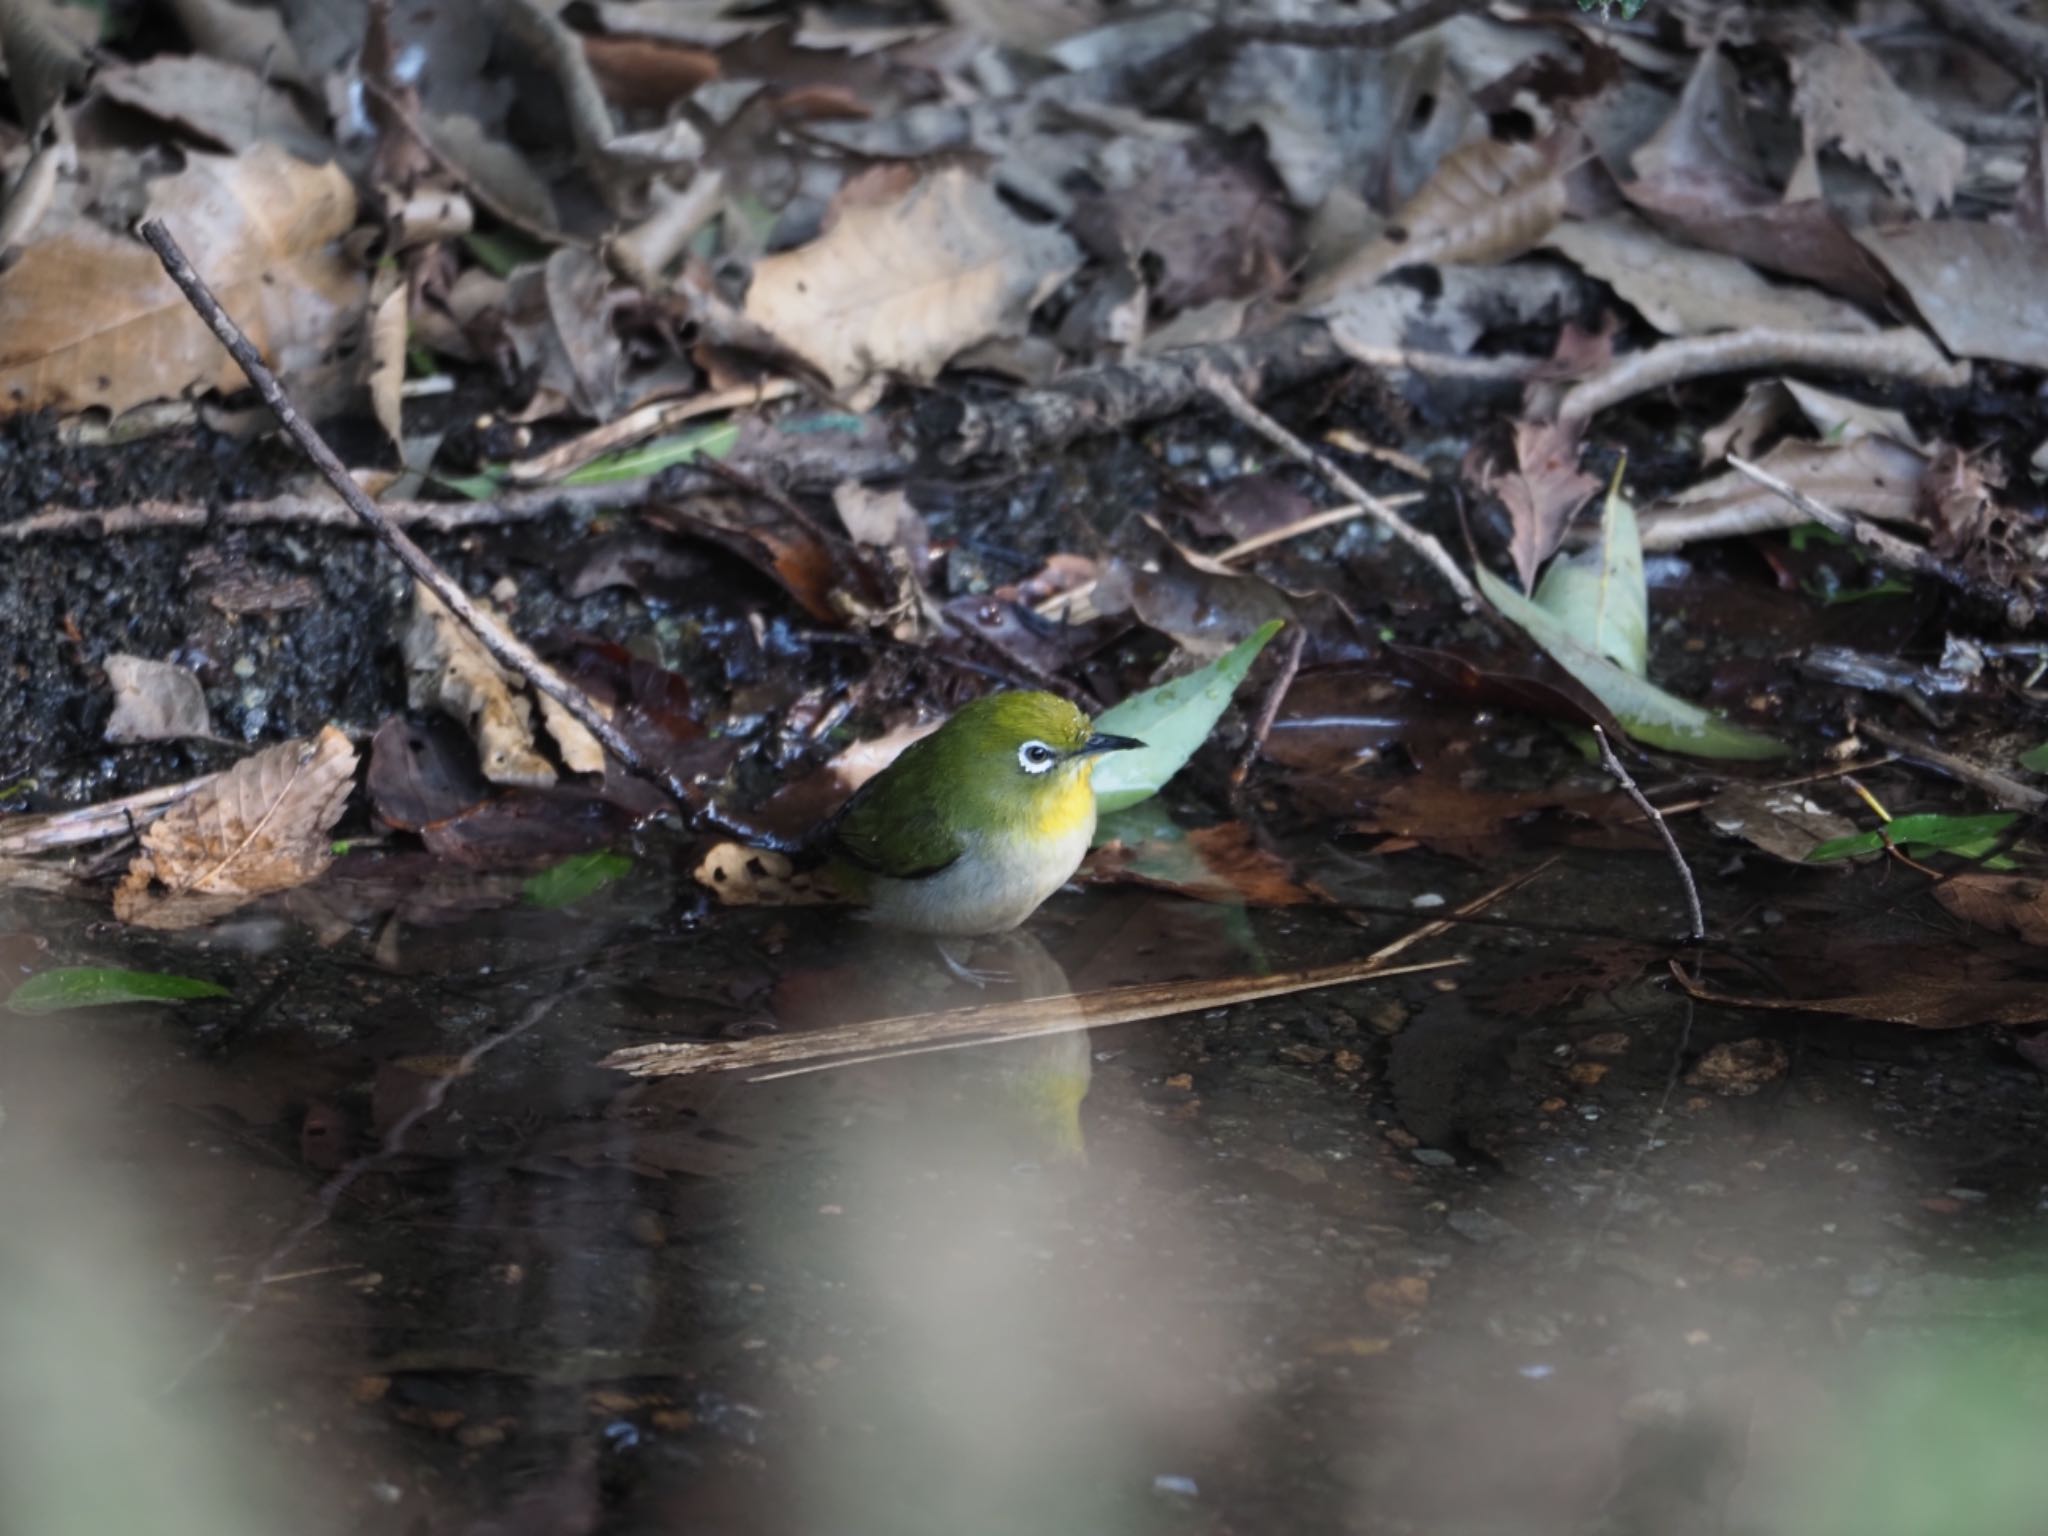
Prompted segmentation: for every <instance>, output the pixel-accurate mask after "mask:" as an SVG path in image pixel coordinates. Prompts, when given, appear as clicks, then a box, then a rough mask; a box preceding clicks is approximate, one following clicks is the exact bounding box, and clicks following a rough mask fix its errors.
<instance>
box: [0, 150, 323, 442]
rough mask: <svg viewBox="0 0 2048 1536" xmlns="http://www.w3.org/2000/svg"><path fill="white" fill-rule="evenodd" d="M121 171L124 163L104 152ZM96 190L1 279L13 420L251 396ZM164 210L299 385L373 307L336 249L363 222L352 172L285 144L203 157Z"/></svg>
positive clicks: (162, 188)
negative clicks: (109, 219)
mask: <svg viewBox="0 0 2048 1536" xmlns="http://www.w3.org/2000/svg"><path fill="white" fill-rule="evenodd" d="M94 159H95V163H96V166H97V168H98V169H99V170H101V171H102V172H104V173H106V174H112V164H111V157H94ZM94 195H95V194H94V189H93V184H92V182H91V181H87V182H85V183H66V184H65V185H64V188H63V189H62V191H60V194H59V199H58V202H57V204H56V206H54V207H52V209H51V210H50V212H49V214H48V215H47V216H46V217H45V218H44V220H43V222H42V224H41V225H40V226H39V227H38V229H37V231H36V236H35V238H34V239H33V240H32V241H31V242H30V243H29V245H28V247H27V248H26V249H25V250H23V251H22V253H21V258H20V260H19V261H17V262H16V263H15V264H14V266H12V267H10V268H9V269H8V270H7V271H6V272H5V273H0V409H6V410H41V409H44V408H46V407H54V408H55V409H57V410H60V411H80V410H85V409H87V408H89V407H94V406H97V407H101V408H103V409H105V410H108V411H111V412H114V413H115V414H119V413H120V412H122V411H125V410H127V409H129V408H130V407H132V406H136V405H140V404H142V403H143V402H144V401H148V400H158V399H163V398H166V397H169V396H174V395H180V394H185V393H188V392H195V391H200V390H207V389H226V390H232V389H235V388H238V387H240V386H241V385H242V383H243V379H242V371H241V369H240V368H239V367H238V366H236V364H235V361H234V359H233V358H231V357H229V356H228V354H227V353H226V352H225V351H223V350H222V349H221V345H220V343H219V342H218V341H216V340H215V339H214V336H213V333H212V332H211V331H209V330H208V329H207V328H206V325H205V322H203V321H202V320H200V318H199V317H198V316H197V315H196V314H194V313H193V311H192V307H191V306H190V305H189V304H187V303H186V302H185V299H184V296H183V295H182V294H180V293H179V292H178V290H177V288H176V287H175V286H174V285H173V284H172V282H171V280H170V279H169V278H168V277H166V276H164V272H163V268H162V267H161V266H159V265H158V263H157V259H156V257H155V255H154V254H152V252H151V251H150V249H149V247H148V246H146V245H144V244H142V243H141V241H139V240H137V239H135V238H134V237H133V236H132V235H130V234H128V233H127V232H126V231H125V230H119V231H117V230H114V229H110V228H108V227H107V226H105V225H103V224H101V223H99V222H97V221H96V220H95V219H94V217H93V216H92V213H91V211H90V210H91V207H92V199H93V197H94ZM149 211H150V213H151V215H153V216H154V217H157V218H160V219H162V220H163V221H164V223H165V224H166V225H167V226H168V227H169V229H170V231H171V233H172V234H174V235H176V236H177V237H178V241H179V243H180V244H181V245H183V246H184V248H185V252H186V254H187V255H188V256H189V257H191V259H192V265H193V266H194V267H196V268H197V269H198V271H199V274H200V276H202V277H204V278H205V279H206V280H207V282H208V283H209V284H210V285H211V286H212V288H213V290H214V292H215V294H216V295H218V296H219V298H220V301H221V303H222V304H223V305H225V306H226V308H227V309H228V310H229V312H230V313H232V314H233V315H234V316H235V318H236V319H237V320H239V321H240V322H241V323H242V326H243V328H244V329H245V330H247V331H248V332H249V336H250V339H251V340H252V341H254V342H255V343H256V346H257V348H258V349H259V350H260V351H262V352H263V353H264V355H265V356H266V357H268V358H269V359H270V362H271V364H272V366H273V367H275V368H277V370H278V371H279V372H280V373H282V374H284V375H285V376H286V379H287V382H289V379H290V376H291V374H292V373H293V372H294V370H296V369H301V368H305V367H308V366H310V365H311V364H313V363H315V362H318V361H320V360H321V358H322V357H323V355H324V354H325V353H326V352H327V351H328V349H329V348H330V347H331V345H332V343H333V342H334V340H335V338H336V336H337V335H338V334H339V332H340V331H341V329H342V327H343V326H344V325H345V323H346V322H347V321H348V319H349V318H350V317H351V316H352V315H353V313H354V312H355V310H356V308H357V306H358V305H359V304H360V303H361V301H362V293H363V281H362V277H361V274H360V273H359V272H357V271H356V270H355V269H354V267H353V266H351V264H350V263H348V262H347V261H346V260H345V259H344V258H343V257H342V255H341V254H340V252H339V250H338V249H336V248H335V246H334V243H333V242H334V241H335V240H336V239H337V237H339V236H340V235H342V234H344V233H346V231H347V230H348V229H349V227H350V226H351V225H352V224H354V222H355V215H356V200H355V192H354V189H353V188H352V187H351V186H350V185H349V180H348V177H347V176H346V175H344V174H343V173H342V171H341V169H340V168H339V167H337V166H333V165H323V166H313V165H308V164H306V163H305V162H304V161H302V160H298V159H294V158H293V157H292V156H291V155H290V154H288V153H287V152H286V151H284V150H283V149H280V148H278V147H277V146H276V145H272V144H262V145H258V146H257V147H255V148H254V149H251V150H248V151H247V152H246V153H244V154H241V155H237V156H233V157H227V156H220V155H200V154H194V155H190V156H188V157H187V160H186V168H185V169H184V170H183V171H182V172H180V173H179V174H178V175H176V176H171V177H167V178H165V179H163V180H160V181H157V182H154V183H152V184H150V186H149Z"/></svg>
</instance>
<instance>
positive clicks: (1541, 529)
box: [1472, 421, 1600, 592]
mask: <svg viewBox="0 0 2048 1536" xmlns="http://www.w3.org/2000/svg"><path fill="white" fill-rule="evenodd" d="M1584 426H1585V423H1584V422H1579V421H1556V422H1535V421H1518V422H1516V423H1515V443H1514V455H1513V460H1512V462H1509V463H1500V462H1490V463H1486V464H1483V465H1478V466H1475V468H1474V472H1473V475H1472V478H1473V479H1474V480H1476V481H1477V483H1478V484H1479V486H1480V488H1481V489H1483V490H1485V491H1488V492H1490V493H1491V494H1493V495H1495V496H1497V497H1499V498H1500V502H1501V505H1502V506H1504V507H1506V508H1507V509H1508V521H1509V523H1510V525H1511V526H1512V528H1513V530H1514V536H1513V539H1512V540H1511V542H1510V544H1509V550H1510V552H1511V553H1512V554H1513V555H1514V557H1515V573H1516V574H1517V575H1518V576H1520V577H1521V578H1522V590H1523V591H1524V592H1533V591H1534V590H1535V589H1536V573H1537V571H1539V570H1541V569H1542V567H1543V562H1544V561H1546V560H1548V559H1549V558H1550V557H1551V556H1552V555H1554V554H1556V553H1557V547H1558V545H1560V544H1562V543H1563V542H1564V531H1565V529H1566V528H1567V527H1569V526H1570V525H1571V520H1572V517H1573V516H1574V514H1576V513H1577V512H1578V510H1579V508H1581V507H1583V506H1584V505H1585V504H1586V503H1587V502H1588V501H1590V500H1592V498H1593V493H1594V492H1596V491H1598V490H1599V489H1600V481H1599V478H1598V477H1597V476H1594V475H1589V474H1587V473H1586V472H1585V471H1584V470H1582V469H1580V468H1579V435H1580V433H1581V431H1582V430H1583V429H1584Z"/></svg>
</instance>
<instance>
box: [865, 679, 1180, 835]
mask: <svg viewBox="0 0 2048 1536" xmlns="http://www.w3.org/2000/svg"><path fill="white" fill-rule="evenodd" d="M918 745H919V746H920V747H925V748H927V749H928V750H927V751H926V752H925V753H923V754H920V755H922V756H924V757H926V758H927V759H928V762H927V763H926V764H925V765H921V766H925V767H926V769H927V771H930V772H936V773H937V774H938V775H940V781H941V783H942V784H943V786H944V788H943V789H942V791H941V792H942V793H949V794H952V795H955V796H958V797H960V798H959V800H958V801H956V803H958V804H960V805H961V806H962V808H963V809H966V810H967V811H968V812H969V813H970V818H971V819H974V820H985V821H988V822H990V823H1001V822H1011V823H1014V822H1018V821H1024V822H1035V821H1041V820H1044V819H1046V818H1047V817H1048V816H1050V815H1052V814H1053V809H1052V808H1055V807H1067V806H1071V805H1074V804H1076V803H1079V804H1081V805H1084V806H1087V807H1089V808H1092V806H1093V798H1092V793H1093V792H1092V790H1091V789H1090V777H1091V775H1092V774H1093V772H1094V768H1095V760H1096V759H1097V758H1098V757H1100V756H1101V755H1102V754H1103V753H1105V752H1124V751H1128V750H1130V749H1131V748H1134V747H1142V746H1144V745H1145V744H1144V743H1143V742H1142V741H1137V740H1134V739H1132V738H1131V737H1129V736H1109V735H1104V734H1103V733H1102V732H1100V731H1098V730H1096V729H1095V726H1094V722H1092V721H1091V720H1090V719H1089V718H1088V717H1087V716H1086V715H1085V714H1083V713H1082V712H1081V711H1080V710H1079V709H1076V708H1075V707H1074V706H1073V705H1072V704H1069V703H1068V702H1067V701H1066V700H1065V699H1063V698H1060V697H1059V696H1058V695H1057V694H1051V693H996V694H990V695H989V696H988V697H987V698H981V699H976V700H975V701H974V702H973V703H971V704H967V705H965V706H963V707H962V708H961V709H960V710H959V711H958V712H957V713H956V714H955V715H954V716H953V718H952V719H950V720H948V721H947V722H946V723H945V724H944V725H942V726H940V727H939V729H938V730H937V731H936V732H934V733H933V734H932V735H931V736H930V737H928V738H926V740H925V741H924V742H920V743H919V744H918ZM908 755H909V754H907V753H906V754H905V756H906V757H907V756H908Z"/></svg>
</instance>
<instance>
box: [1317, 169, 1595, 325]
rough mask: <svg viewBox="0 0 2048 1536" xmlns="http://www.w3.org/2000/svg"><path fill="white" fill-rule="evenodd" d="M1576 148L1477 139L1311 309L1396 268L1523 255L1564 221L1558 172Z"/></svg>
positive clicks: (1329, 282)
mask: <svg viewBox="0 0 2048 1536" xmlns="http://www.w3.org/2000/svg"><path fill="white" fill-rule="evenodd" d="M1576 143H1577V140H1576V138H1574V137H1572V136H1569V135H1560V136H1554V137H1552V138H1550V139H1545V140H1540V141H1538V142H1536V143H1533V144H1504V143H1501V142H1499V141H1497V140H1493V139H1482V140H1480V141H1479V142H1477V143H1474V144H1467V145H1466V146H1464V147H1463V148H1462V149H1459V150H1456V151H1455V152H1453V153H1452V154H1450V155H1447V156H1445V157H1444V160H1443V163H1442V164H1441V165H1439V166H1438V167H1437V169H1436V174H1435V175H1434V176H1432V177H1430V178H1429V181H1428V182H1427V183H1426V184H1425V185H1424V186H1423V188H1422V190H1421V191H1419V192H1417V193H1416V194H1415V196H1414V197H1412V198H1410V199H1409V200H1408V202H1407V203H1406V204H1404V205H1403V206H1402V208H1401V210H1400V212H1399V213H1397V214H1396V215H1395V216H1394V223H1393V227H1392V228H1391V229H1389V230H1388V232H1387V233H1386V234H1385V235H1383V236H1381V237H1380V238H1379V239H1377V240H1375V241H1373V242H1372V243H1371V244H1370V245H1368V246H1366V247H1365V249H1364V250H1362V251H1359V252H1358V253H1357V254H1356V255H1354V256H1352V257H1350V258H1349V259H1347V260H1346V261H1344V262H1342V263H1341V264H1339V265H1338V266H1337V267H1336V268H1335V269H1334V270H1333V271H1331V272H1330V273H1328V274H1327V275H1326V276H1324V277H1323V278H1321V279H1319V280H1318V281H1317V283H1316V284H1315V286H1314V287H1313V288H1312V289H1311V290H1310V292H1309V294H1308V295H1307V297H1308V299H1309V301H1310V302H1311V303H1317V302H1320V301H1322V300H1324V299H1328V298H1333V297H1335V296H1337V295H1338V294H1340V293H1342V292H1343V291H1344V290H1346V289H1350V288H1361V287H1371V286H1372V285H1373V284H1374V283H1377V282H1378V281H1379V280H1380V279H1381V278H1382V277H1385V276H1386V275H1387V274H1388V273H1389V272H1391V271H1393V270H1394V269H1395V268H1396V267H1409V266H1417V265H1421V264H1423V263H1428V262H1448V263H1466V264H1472V265H1481V264H1485V263H1490V262H1497V261H1507V260H1508V259H1510V258H1511V257H1515V256H1519V255H1521V254H1522V253H1523V252H1524V251H1526V250H1529V249H1530V248H1531V247H1532V246H1534V245H1536V244H1537V243H1538V242H1539V241H1541V240H1542V239H1543V238H1544V236H1546V235H1548V234H1549V233H1550V231H1551V230H1552V229H1553V228H1554V227H1555V226H1556V224H1557V221H1558V220H1559V219H1561V218H1563V217H1564V210H1565V179H1564V169H1563V167H1564V164H1565V162H1566V161H1567V160H1568V158H1569V157H1570V155H1571V153H1572V150H1573V148H1574V147H1575V145H1576Z"/></svg>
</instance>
